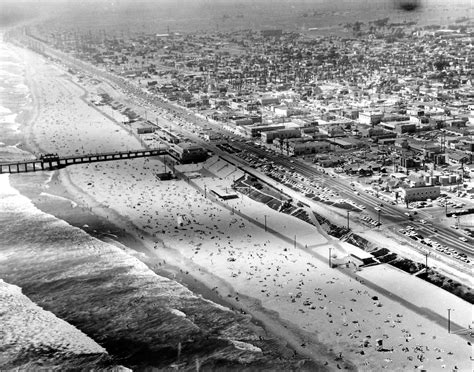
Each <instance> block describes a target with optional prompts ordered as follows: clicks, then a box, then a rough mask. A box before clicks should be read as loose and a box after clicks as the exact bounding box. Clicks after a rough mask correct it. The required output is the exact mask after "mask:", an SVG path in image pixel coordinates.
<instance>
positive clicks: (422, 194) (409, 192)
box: [400, 186, 441, 202]
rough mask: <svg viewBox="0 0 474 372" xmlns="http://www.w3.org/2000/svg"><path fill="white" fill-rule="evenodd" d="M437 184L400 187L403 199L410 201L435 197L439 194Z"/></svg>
mask: <svg viewBox="0 0 474 372" xmlns="http://www.w3.org/2000/svg"><path fill="white" fill-rule="evenodd" d="M440 193H441V191H440V187H439V186H419V187H405V188H402V189H401V193H400V196H401V197H402V199H403V200H405V201H408V202H412V201H418V200H427V199H436V198H437V197H438V196H439V195H440Z"/></svg>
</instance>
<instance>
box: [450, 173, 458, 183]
mask: <svg viewBox="0 0 474 372" xmlns="http://www.w3.org/2000/svg"><path fill="white" fill-rule="evenodd" d="M457 179H458V176H457V175H456V174H451V175H449V183H450V184H453V183H456V182H457Z"/></svg>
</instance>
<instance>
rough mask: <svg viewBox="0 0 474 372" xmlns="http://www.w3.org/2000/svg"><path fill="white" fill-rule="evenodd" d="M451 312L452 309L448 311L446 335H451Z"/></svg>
mask: <svg viewBox="0 0 474 372" xmlns="http://www.w3.org/2000/svg"><path fill="white" fill-rule="evenodd" d="M451 311H454V309H448V333H451Z"/></svg>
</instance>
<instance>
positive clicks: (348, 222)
mask: <svg viewBox="0 0 474 372" xmlns="http://www.w3.org/2000/svg"><path fill="white" fill-rule="evenodd" d="M349 212H350V211H347V230H349Z"/></svg>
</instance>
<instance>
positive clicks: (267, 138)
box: [260, 128, 301, 143]
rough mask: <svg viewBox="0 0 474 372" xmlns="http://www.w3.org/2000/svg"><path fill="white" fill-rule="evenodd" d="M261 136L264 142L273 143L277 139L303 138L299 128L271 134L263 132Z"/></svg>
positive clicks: (274, 131)
mask: <svg viewBox="0 0 474 372" xmlns="http://www.w3.org/2000/svg"><path fill="white" fill-rule="evenodd" d="M260 135H261V137H262V142H264V143H272V142H273V140H274V139H277V138H280V139H285V138H298V137H301V131H300V130H299V129H298V128H285V129H278V130H273V131H269V132H262V133H261V134H260Z"/></svg>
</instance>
